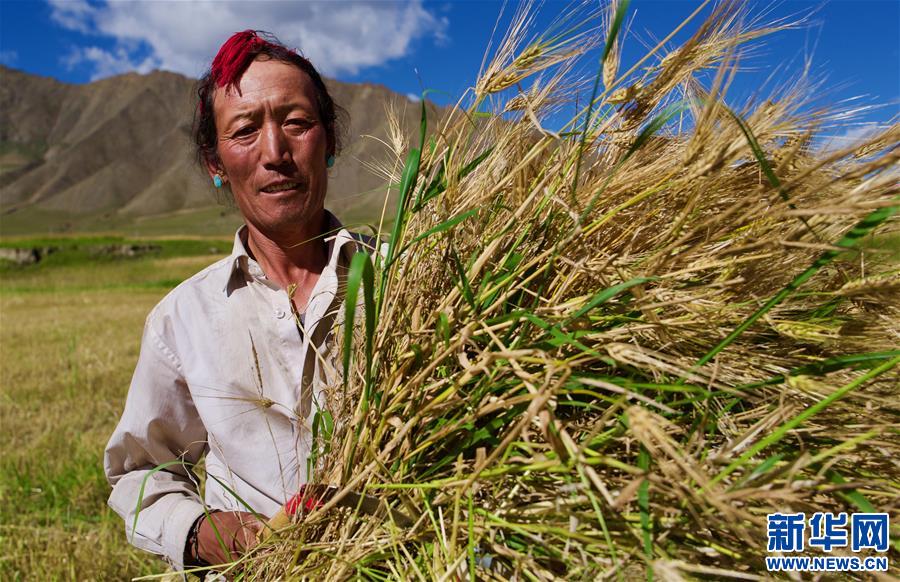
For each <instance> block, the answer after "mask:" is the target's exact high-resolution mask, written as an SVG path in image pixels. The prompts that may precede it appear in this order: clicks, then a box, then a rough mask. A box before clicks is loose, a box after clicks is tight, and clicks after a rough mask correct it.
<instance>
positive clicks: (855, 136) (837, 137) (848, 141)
mask: <svg viewBox="0 0 900 582" xmlns="http://www.w3.org/2000/svg"><path fill="white" fill-rule="evenodd" d="M884 129H886V127H885V126H884V125H882V124H879V123H874V122H868V123H859V124H856V125H853V126H851V127H848V128H846V129H844V130H843V131H842V132H841V133H837V134H833V135H826V136H822V138H821V142H820V149H821V150H822V151H824V152H831V151H837V150H841V149H844V148H848V147H850V146H852V145H854V144H856V143H859V142H861V141H863V140H865V139H866V138H869V137H872V136H874V135H875V134H876V133H878V132H879V131H882V130H884Z"/></svg>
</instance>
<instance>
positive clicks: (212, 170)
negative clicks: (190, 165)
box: [203, 156, 228, 182]
mask: <svg viewBox="0 0 900 582" xmlns="http://www.w3.org/2000/svg"><path fill="white" fill-rule="evenodd" d="M203 165H204V167H206V173H207V174H209V179H210V180H212V179H213V178H214V177H215V176H216V175H218V176H219V177H220V178H222V182H227V181H228V176H227V175H226V174H225V168H223V167H222V162H220V161H219V159H218V156H214V157H210V156H203Z"/></svg>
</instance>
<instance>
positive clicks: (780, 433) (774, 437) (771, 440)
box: [707, 356, 900, 487]
mask: <svg viewBox="0 0 900 582" xmlns="http://www.w3.org/2000/svg"><path fill="white" fill-rule="evenodd" d="M897 364H900V356H897V357H895V358H892V359H891V360H889V361H887V362H885V363H883V364H881V365H880V366H878V367H877V368H873V369H872V370H869V371H868V372H866V373H865V374H863V375H862V376H860V377H859V378H857V379H855V380H853V381H852V382H850V383H849V384H846V385H844V386H842V387H841V388H838V389H837V390H835V391H834V392H832V393H831V394H829V395H828V396H827V397H825V398H823V399H822V400H820V401H818V402H816V403H815V404H813V405H812V406H810V407H809V408H807V409H806V410H804V411H803V412H801V413H800V414H798V415H797V416H795V417H794V418H792V419H790V420H789V421H787V422H786V423H784V424H782V425H781V426H779V427H778V428H777V429H775V431H774V432H772V433H771V434H769V435H768V436H767V437H766V438H764V439H762V440H761V441H758V442H757V443H756V444H755V445H753V446H752V447H750V448H749V449H747V452H745V453H744V454H743V455H741V456H740V457H739V458H737V459H736V460H734V461H732V462H731V463H730V464H729V465H728V466H727V467H725V468H724V469H722V471H721V472H719V474H718V475H716V476H715V477H713V478H712V480H710V482H709V484H708V485H707V487H711V486H712V485H715V484H716V483H718V482H719V481H721V480H722V479H724V478H725V477H727V476H728V475H730V474H731V473H733V472H734V471H735V470H736V469H738V468H740V467H741V466H743V465H744V464H745V463H746V462H747V461H748V460H749V459H750V458H751V457H753V455H755V454H757V453H758V452H760V451H762V450H763V449H765V448H767V447H769V446H771V445H773V444H775V443H777V442H778V441H780V440H781V439H782V438H784V436H785V435H786V434H787V433H788V432H789V431H791V430H794V429H795V428H797V427H798V426H799V425H801V424H803V422H805V421H806V420H808V419H809V418H811V417H813V416H815V415H816V414H818V413H819V412H821V411H822V410H824V409H825V408H827V407H828V406H830V405H831V404H832V403H833V402H834V401H835V400H838V399H839V398H842V397H843V396H845V395H846V394H848V393H849V392H851V391H852V390H854V389H856V388H858V387H859V386H861V385H862V384H864V383H866V382H868V381H869V380H871V379H873V378H876V377H878V376H880V375H881V374H883V373H885V372H887V371H888V370H890V369H892V368H894V367H895V366H897Z"/></svg>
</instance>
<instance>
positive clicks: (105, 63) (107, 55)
mask: <svg viewBox="0 0 900 582" xmlns="http://www.w3.org/2000/svg"><path fill="white" fill-rule="evenodd" d="M81 63H90V64H91V65H92V67H93V72H92V74H91V81H96V80H97V79H103V78H105V77H111V76H112V75H121V74H122V73H128V72H131V71H137V72H138V73H149V72H150V71H152V70H153V69H155V68H158V66H159V65H158V63H157V62H156V61H155V60H154V59H153V58H152V57H147V58H145V59H144V60H143V61H141V62H138V61H137V60H136V59H134V58H133V57H132V55H130V54H129V53H128V51H127V50H125V49H124V48H122V47H119V48H116V50H115V51H107V50H104V49H102V48H100V47H96V46H89V47H83V48H76V49H74V50H73V51H72V52H71V53H70V54H69V55H67V56H66V57H64V59H63V64H64V65H66V66H67V67H68V68H70V69H71V68H72V67H74V66H75V65H78V64H81Z"/></svg>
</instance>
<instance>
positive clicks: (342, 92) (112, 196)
mask: <svg viewBox="0 0 900 582" xmlns="http://www.w3.org/2000/svg"><path fill="white" fill-rule="evenodd" d="M194 82H195V81H194V80H193V79H189V78H187V77H184V76H182V75H179V74H175V73H170V72H163V71H154V72H152V73H150V74H147V75H139V74H136V73H129V74H126V75H120V76H116V77H111V78H108V79H103V80H100V81H96V82H93V83H88V84H84V85H71V84H65V83H61V82H59V81H56V80H54V79H50V78H45V77H38V76H35V75H30V74H28V73H24V72H22V71H18V70H15V69H10V68H6V67H2V66H0V232H2V234H4V235H16V234H32V233H48V232H79V231H105V230H118V231H123V230H124V231H134V232H142V233H173V232H179V231H183V230H189V231H192V232H193V231H194V229H193V226H192V225H193V224H194V223H195V220H194V218H195V219H196V221H197V222H202V223H203V224H202V225H201V226H199V232H201V233H204V234H218V233H224V232H227V231H229V230H231V229H232V228H233V227H234V224H236V222H237V217H236V216H235V213H234V211H233V210H232V209H229V208H228V207H227V206H223V205H221V204H219V203H218V201H217V200H216V193H215V190H214V189H213V187H212V185H211V184H210V182H209V180H208V178H207V177H206V176H205V175H204V174H203V173H202V172H201V170H200V169H199V167H198V166H197V164H196V162H195V159H194V155H193V150H192V147H191V139H190V126H191V119H192V111H193V109H192V108H193V91H194ZM328 85H329V89H330V90H331V91H332V93H333V96H334V98H335V101H336V102H337V103H338V104H339V105H341V106H342V107H343V108H344V109H346V110H347V112H348V114H349V123H348V126H347V132H346V138H345V147H344V151H343V154H342V155H341V156H340V157H339V158H338V162H337V164H336V166H335V168H334V169H333V170H332V171H331V174H330V183H329V194H328V202H327V205H328V207H329V208H331V209H333V210H334V211H335V212H336V213H337V214H338V215H339V216H340V217H342V218H343V219H344V220H345V222H348V223H353V222H361V221H367V220H373V219H374V218H375V217H377V215H378V214H379V213H380V209H381V204H382V201H383V196H384V192H385V188H384V186H385V184H384V179H383V178H381V177H379V176H376V175H375V174H373V173H372V172H371V171H370V170H368V169H366V167H365V163H368V164H372V163H373V162H374V163H378V161H379V160H381V159H384V158H385V157H386V155H387V152H386V149H385V146H384V145H382V144H381V143H379V141H378V139H386V137H387V122H386V116H385V108H386V107H387V106H388V105H389V104H392V105H393V106H394V107H395V109H396V110H397V111H399V112H400V113H401V118H402V124H403V127H404V130H405V131H406V132H407V133H408V134H409V135H410V136H411V135H413V134H414V133H415V128H416V127H417V125H418V120H419V109H418V106H417V104H415V103H412V102H411V101H410V100H409V99H407V98H406V97H403V96H401V95H398V94H396V93H393V92H392V91H390V90H389V89H387V88H386V87H383V86H379V85H371V84H347V83H341V82H338V81H333V80H329V81H328ZM429 109H430V111H431V112H432V113H434V112H436V108H434V107H433V106H431V105H430V104H429ZM363 136H370V137H363Z"/></svg>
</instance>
